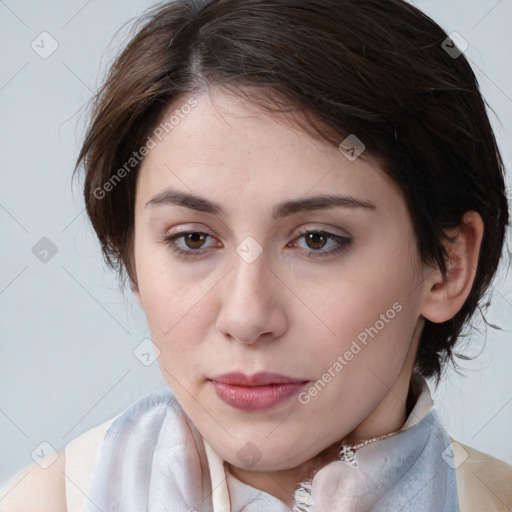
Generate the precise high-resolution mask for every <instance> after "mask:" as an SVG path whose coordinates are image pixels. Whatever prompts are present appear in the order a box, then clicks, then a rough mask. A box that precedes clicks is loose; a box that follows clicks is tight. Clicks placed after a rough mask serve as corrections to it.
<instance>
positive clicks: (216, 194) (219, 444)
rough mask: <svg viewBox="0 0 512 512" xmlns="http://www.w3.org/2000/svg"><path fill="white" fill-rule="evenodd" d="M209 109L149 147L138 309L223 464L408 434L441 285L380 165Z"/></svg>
mask: <svg viewBox="0 0 512 512" xmlns="http://www.w3.org/2000/svg"><path fill="white" fill-rule="evenodd" d="M211 94H212V97H210V96H209V95H208V94H205V95H201V96H196V97H194V98H192V99H191V98H189V99H191V101H190V102H189V105H195V106H193V107H192V108H188V107H186V108H185V107H184V108H182V109H181V110H180V106H181V105H185V104H187V102H186V99H185V100H184V101H183V102H180V103H179V104H178V103H177V104H175V105H173V108H172V109H171V110H170V111H169V116H170V115H171V114H172V113H173V112H174V111H175V110H178V111H179V112H181V117H179V116H178V117H176V118H174V122H173V123H172V126H173V127H172V129H169V126H171V125H167V131H168V132H169V133H168V134H167V135H165V137H162V136H161V132H165V130H160V131H158V132H155V133H158V134H159V136H160V138H161V140H159V138H158V137H156V136H154V135H153V137H152V138H153V142H154V143H156V144H153V143H152V144H150V145H148V146H151V147H152V149H150V150H149V153H148V155H147V156H146V158H145V160H144V161H143V163H142V166H141V169H140V173H139V176H138V181H137V192H136V206H135V246H134V247H135V267H136V276H137V281H138V288H139V297H140V302H141V304H142V307H143V309H144V311H145V314H146V317H147V320H148V323H149V328H150V331H151V336H152V339H153V341H154V343H155V345H156V346H157V347H158V349H159V350H160V356H159V359H158V361H159V364H160V367H161V370H162V373H163V376H164V378H165V380H166V381H167V384H168V386H169V387H170V388H171V390H172V391H173V393H174V394H175V396H176V397H177V399H178V400H179V402H180V403H181V405H182V407H183V408H184V410H185V412H186V413H187V414H188V416H189V417H190V418H191V420H192V422H193V423H194V424H195V425H196V427H197V428H198V429H199V431H200V433H201V434H202V435H203V437H204V438H205V439H206V440H207V442H208V443H209V444H210V445H211V446H212V447H213V448H214V450H215V451H216V452H217V453H218V454H219V455H220V456H221V457H222V458H223V459H225V460H227V461H228V462H229V463H231V464H232V465H234V466H237V467H244V466H245V467H246V468H251V469H253V470H265V471H270V470H280V469H289V468H295V467H297V466H298V465H300V464H302V463H304V462H305V461H307V460H309V459H312V458H313V457H315V455H317V454H319V453H320V452H321V451H322V450H324V449H325V448H327V447H328V446H330V445H332V444H333V443H335V442H336V441H337V440H340V439H342V438H344V437H346V436H348V435H349V434H350V433H353V434H354V433H355V435H356V437H357V434H359V435H369V434H372V433H373V434H375V435H377V434H379V433H382V432H379V428H380V429H382V428H383V429H384V431H386V430H385V429H386V428H387V427H389V428H388V431H389V429H391V427H393V428H398V427H399V426H400V425H401V423H397V424H396V425H393V421H397V420H398V416H399V415H400V414H402V413H403V411H402V413H399V412H398V411H400V410H401V409H404V403H403V400H404V397H403V396H402V397H400V396H399V394H398V393H396V392H394V390H395V389H396V386H397V385H398V383H399V382H406V383H408V379H409V375H410V372H411V369H412V364H413V361H414V355H415V353H414V352H415V350H416V343H417V340H418V336H419V329H418V326H419V325H420V324H421V321H420V320H419V319H420V318H421V309H422V302H423V299H424V297H425V293H426V286H425V280H424V277H425V275H426V269H425V268H423V267H422V266H421V265H420V264H419V261H418V256H417V251H416V245H415V240H414V235H413V231H412V226H411V221H410V217H409V215H408V212H407V209H406V206H405V202H404V200H403V198H402V196H401V194H400V192H399V190H398V189H397V187H396V186H395V185H394V184H393V183H392V181H391V180H390V179H389V178H388V177H387V176H386V175H385V174H384V172H383V171H382V170H380V169H379V168H378V167H377V165H376V164H370V163H368V162H367V161H365V160H363V159H362V158H355V156H356V155H357V153H356V154H354V156H351V155H348V156H350V158H348V156H347V155H346V154H343V153H342V152H341V151H340V150H339V149H338V148H336V147H333V146H330V145H327V144H324V143H321V142H318V141H315V140H313V139H312V138H311V137H310V136H308V135H307V134H305V133H303V132H301V131H298V130H295V129H292V128H291V127H289V126H286V125H285V124H280V123H278V122H276V121H275V120H273V119H272V118H270V117H266V116H265V115H263V114H261V113H260V114H259V113H258V112H257V110H255V109H254V108H253V107H251V106H250V105H248V104H247V103H244V102H243V101H242V100H239V99H237V98H235V97H232V96H229V95H227V94H225V93H223V92H221V91H220V90H216V89H213V90H212V91H211ZM212 98H213V100H214V102H213V103H212ZM185 112H186V114H185ZM176 119H179V122H176ZM356 135H357V134H356ZM342 140H343V139H340V143H341V142H342ZM362 142H363V143H364V141H362ZM153 146H155V147H153ZM357 149H358V148H356V150H357ZM188 232H193V234H191V235H188V236H187V235H183V233H188ZM180 233H181V235H180ZM384 405H385V407H384ZM376 414H378V415H379V416H378V422H377V423H376V422H375V421H373V423H371V424H370V427H369V428H366V430H365V429H364V428H363V427H365V426H366V427H368V425H369V421H370V418H373V420H375V417H376V416H375V415H376ZM404 419H405V418H404V417H401V420H400V421H401V422H403V421H404ZM386 422H387V423H386ZM372 429H373V430H372Z"/></svg>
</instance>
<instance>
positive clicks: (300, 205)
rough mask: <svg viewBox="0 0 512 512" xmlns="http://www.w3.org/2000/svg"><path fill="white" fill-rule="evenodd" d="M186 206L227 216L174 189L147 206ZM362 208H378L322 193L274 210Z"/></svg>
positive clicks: (278, 213)
mask: <svg viewBox="0 0 512 512" xmlns="http://www.w3.org/2000/svg"><path fill="white" fill-rule="evenodd" d="M174 205H177V206H184V207H185V208H190V209H191V210H196V211H199V212H205V213H211V214H213V215H217V216H219V217H225V216H226V212H225V211H224V209H223V208H222V206H221V205H220V204H218V203H215V202H213V201H211V200H209V199H206V198H204V197H201V196H198V195H195V194H189V193H187V192H181V191H178V190H173V189H166V190H164V191H163V192H160V193H159V194H157V195H156V196H154V197H153V198H151V199H150V200H149V201H148V202H147V203H146V205H145V208H147V207H148V206H149V207H156V206H174ZM340 207H342V208H362V209H365V210H370V211H371V210H376V209H377V207H376V206H375V204H373V203H371V202H370V201H365V200H363V199H358V198H356V197H353V196H350V195H332V194H321V195H318V196H312V197H305V198H300V199H291V200H288V201H284V202H282V203H279V204H277V205H276V206H275V207H274V209H273V211H272V217H273V219H274V220H278V219H282V218H284V217H287V216H289V215H292V214H294V213H298V212H303V211H314V210H327V209H331V208H340Z"/></svg>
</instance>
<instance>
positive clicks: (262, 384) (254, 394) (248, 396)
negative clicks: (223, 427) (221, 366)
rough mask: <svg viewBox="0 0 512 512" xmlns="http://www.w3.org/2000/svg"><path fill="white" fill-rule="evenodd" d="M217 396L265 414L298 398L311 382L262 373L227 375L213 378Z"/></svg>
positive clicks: (249, 410)
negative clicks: (281, 404) (287, 401)
mask: <svg viewBox="0 0 512 512" xmlns="http://www.w3.org/2000/svg"><path fill="white" fill-rule="evenodd" d="M211 382H212V384H213V387H214V389H215V392H216V393H217V396H218V397H219V398H220V399H221V400H222V401H223V402H225V403H226V404H228V405H230V406H232V407H234V408H235V409H239V410H243V411H248V412H251V411H263V410H266V409H271V408H273V407H275V406H277V405H278V404H280V403H282V402H284V401H286V400H288V399H290V398H291V397H292V396H294V395H297V394H298V393H299V392H300V391H301V389H302V388H303V387H304V386H305V385H306V384H307V382H308V381H305V380H302V379H296V378H292V377H287V376H285V375H280V374H277V373H268V372H262V373H257V374H255V375H251V376H249V375H245V374H243V373H238V372H237V373H226V374H223V375H219V376H216V377H213V378H212V379H211Z"/></svg>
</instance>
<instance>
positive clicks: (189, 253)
mask: <svg viewBox="0 0 512 512" xmlns="http://www.w3.org/2000/svg"><path fill="white" fill-rule="evenodd" d="M191 234H201V235H206V236H210V235H208V233H204V232H202V231H181V232H180V233H176V234H174V235H169V236H165V237H164V238H163V239H162V243H165V244H167V245H168V246H169V248H170V249H171V250H172V251H173V252H174V253H176V254H178V255H179V256H182V257H184V258H194V257H198V256H200V255H201V254H202V253H203V252H204V249H202V248H200V249H196V250H194V249H191V250H184V249H181V248H180V247H178V246H177V245H176V240H178V239H180V238H184V237H186V236H188V235H191ZM309 234H320V235H324V236H325V237H326V238H327V241H329V240H334V241H336V242H337V243H338V247H336V248H335V249H331V250H329V251H323V252H322V251H321V250H318V251H313V250H310V251H308V250H306V249H304V251H305V252H306V253H307V255H308V257H309V258H311V257H313V258H325V257H329V256H334V255H336V254H341V253H342V252H344V251H346V250H347V249H348V248H349V246H350V245H351V243H352V239H351V238H349V237H346V236H340V235H335V234H334V233H330V232H328V231H322V230H318V229H308V230H305V231H303V232H301V233H299V235H298V236H297V237H296V239H297V238H300V237H303V236H305V235H309ZM326 243H327V242H326Z"/></svg>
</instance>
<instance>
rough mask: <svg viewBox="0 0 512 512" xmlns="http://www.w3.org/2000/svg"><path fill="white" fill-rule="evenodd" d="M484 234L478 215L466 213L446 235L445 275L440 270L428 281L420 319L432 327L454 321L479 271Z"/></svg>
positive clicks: (433, 273)
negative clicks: (449, 239)
mask: <svg viewBox="0 0 512 512" xmlns="http://www.w3.org/2000/svg"><path fill="white" fill-rule="evenodd" d="M483 232H484V225H483V221H482V218H481V217H480V215H479V214H478V213H477V212H474V211H469V212H466V213H465V214H464V216H463V218H462V222H461V224H460V226H458V227H457V228H456V229H454V230H452V231H450V232H448V233H447V234H448V235H449V236H450V237H451V238H452V240H453V241H451V242H450V241H447V242H446V243H445V244H444V245H445V248H446V252H447V254H448V261H447V262H446V274H445V276H443V275H442V273H441V271H440V270H439V269H436V270H435V271H433V272H431V273H430V275H429V276H428V278H427V286H428V288H427V289H428V292H427V296H426V297H425V301H424V303H423V309H422V316H424V317H425V318H426V319H427V320H430V321H431V322H434V323H441V322H446V321H447V320H450V319H451V318H453V317H454V316H455V315H456V314H457V312H458V311H459V310H460V308H461V307H462V306H463V304H464V302H465V301H466V299H467V297H468V295H469V293H470V291H471V287H472V286H473V281H474V279H475V275H476V270H477V267H478V257H479V253H480V246H481V243H482V237H483Z"/></svg>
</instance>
